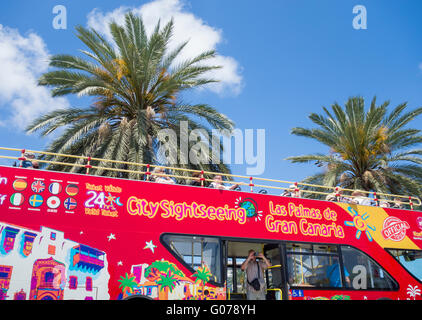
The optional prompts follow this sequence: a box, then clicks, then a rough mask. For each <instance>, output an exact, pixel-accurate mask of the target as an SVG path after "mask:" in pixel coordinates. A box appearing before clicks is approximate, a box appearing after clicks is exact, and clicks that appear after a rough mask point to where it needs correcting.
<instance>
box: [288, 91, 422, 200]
mask: <svg viewBox="0 0 422 320" xmlns="http://www.w3.org/2000/svg"><path fill="white" fill-rule="evenodd" d="M388 106H389V102H384V103H383V104H381V105H377V104H376V98H373V100H372V102H371V104H370V106H369V108H367V109H365V101H364V99H363V98H362V97H353V98H350V99H349V100H348V101H347V102H346V104H345V106H344V107H341V106H340V105H338V104H337V103H334V104H333V105H332V106H331V110H329V109H328V108H325V107H323V111H324V113H323V114H316V113H312V114H311V115H310V116H309V119H310V120H311V121H312V122H313V123H314V124H315V125H316V128H313V129H306V128H301V127H298V128H294V129H292V134H294V135H297V136H302V137H306V138H311V139H314V140H315V141H318V142H319V143H321V144H323V145H325V146H327V147H328V150H327V152H326V153H318V154H309V155H302V156H293V157H289V158H287V160H290V161H292V162H293V163H315V164H316V165H317V166H318V167H320V168H322V169H323V171H322V172H320V173H317V174H315V175H313V176H310V177H308V178H306V179H305V180H304V181H303V182H306V183H310V184H319V185H326V186H331V187H334V186H336V185H340V186H341V187H343V188H348V189H363V190H366V191H375V192H383V193H390V194H406V195H414V196H420V195H421V193H422V158H421V157H420V156H421V155H422V148H420V143H421V142H422V135H421V131H420V130H419V129H416V128H411V127H409V126H408V125H409V124H411V121H412V120H414V119H415V118H416V117H417V116H419V115H420V114H421V113H422V108H421V107H419V108H416V109H414V110H408V106H407V103H402V104H400V105H398V106H397V107H395V108H393V109H392V110H391V112H388V110H387V107H388ZM308 189H311V188H308Z"/></svg>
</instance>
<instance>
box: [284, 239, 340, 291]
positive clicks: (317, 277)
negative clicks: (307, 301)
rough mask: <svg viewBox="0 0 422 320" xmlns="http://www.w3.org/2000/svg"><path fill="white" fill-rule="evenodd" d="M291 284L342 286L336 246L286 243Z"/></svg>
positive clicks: (289, 281)
mask: <svg viewBox="0 0 422 320" xmlns="http://www.w3.org/2000/svg"><path fill="white" fill-rule="evenodd" d="M286 252H287V272H288V283H289V285H290V286H301V287H315V288H321V287H325V288H329V287H341V286H342V281H341V279H342V278H341V274H340V272H339V270H340V268H339V266H340V264H339V255H338V250H337V247H336V246H330V245H319V244H318V245H313V244H297V243H288V244H286Z"/></svg>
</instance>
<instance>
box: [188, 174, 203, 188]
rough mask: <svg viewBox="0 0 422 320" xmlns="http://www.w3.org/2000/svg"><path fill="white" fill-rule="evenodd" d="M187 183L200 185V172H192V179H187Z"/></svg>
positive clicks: (195, 185)
mask: <svg viewBox="0 0 422 320" xmlns="http://www.w3.org/2000/svg"><path fill="white" fill-rule="evenodd" d="M187 185H190V186H194V187H200V186H201V173H200V172H193V173H192V179H190V180H189V182H188V183H187Z"/></svg>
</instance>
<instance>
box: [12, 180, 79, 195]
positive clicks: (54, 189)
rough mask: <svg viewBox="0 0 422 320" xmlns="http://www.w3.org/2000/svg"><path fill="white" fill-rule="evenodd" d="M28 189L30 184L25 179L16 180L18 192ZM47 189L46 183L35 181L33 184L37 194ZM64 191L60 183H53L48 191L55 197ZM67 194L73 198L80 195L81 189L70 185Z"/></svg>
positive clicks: (66, 190)
mask: <svg viewBox="0 0 422 320" xmlns="http://www.w3.org/2000/svg"><path fill="white" fill-rule="evenodd" d="M27 187H28V182H27V181H26V180H25V179H16V180H15V181H14V182H13V189H15V190H16V191H24V190H25V189H26V188H27ZM45 189H46V185H45V183H44V181H41V180H35V181H34V182H32V184H31V190H32V191H33V192H35V193H41V192H43V191H44V190H45ZM62 190H63V187H62V185H61V184H60V183H58V182H52V183H50V184H49V186H48V191H49V192H50V193H51V194H54V195H56V194H59V193H60V192H62ZM65 192H66V194H67V195H69V196H71V197H73V196H76V195H77V194H78V192H79V188H78V186H77V185H76V184H68V185H67V186H66V188H65Z"/></svg>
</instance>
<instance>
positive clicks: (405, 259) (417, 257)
mask: <svg viewBox="0 0 422 320" xmlns="http://www.w3.org/2000/svg"><path fill="white" fill-rule="evenodd" d="M388 252H390V253H391V254H392V255H393V256H394V258H396V259H397V260H398V261H399V262H400V263H401V265H402V266H403V267H404V268H405V269H406V270H407V271H409V273H410V274H412V275H413V276H414V277H415V278H416V279H418V280H419V281H422V251H417V250H388Z"/></svg>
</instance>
